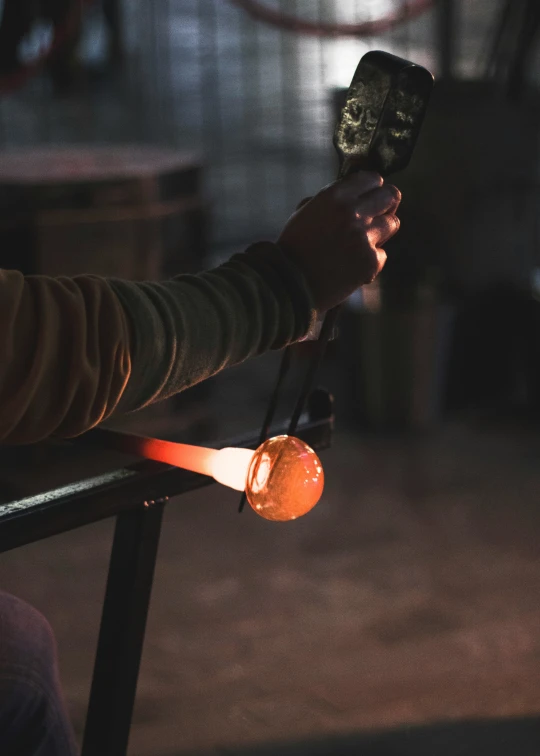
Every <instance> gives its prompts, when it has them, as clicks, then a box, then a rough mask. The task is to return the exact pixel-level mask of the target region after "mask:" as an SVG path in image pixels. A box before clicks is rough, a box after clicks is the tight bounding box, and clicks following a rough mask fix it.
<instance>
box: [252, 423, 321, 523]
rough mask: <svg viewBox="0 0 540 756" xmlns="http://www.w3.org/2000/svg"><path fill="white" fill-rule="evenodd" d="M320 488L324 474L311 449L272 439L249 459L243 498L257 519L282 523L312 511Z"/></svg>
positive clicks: (288, 438)
mask: <svg viewBox="0 0 540 756" xmlns="http://www.w3.org/2000/svg"><path fill="white" fill-rule="evenodd" d="M323 488H324V472H323V469H322V465H321V462H320V460H319V458H318V456H317V455H316V454H315V452H314V451H313V449H311V448H310V447H309V446H308V445H307V444H305V443H304V442H303V441H300V439H299V438H294V436H276V437H275V438H271V439H269V440H268V441H265V442H264V444H262V445H261V446H259V448H258V449H257V451H256V452H255V454H254V455H253V459H252V460H251V464H250V466H249V470H248V474H247V481H246V496H247V500H248V501H249V503H250V505H251V506H252V508H253V509H254V511H255V512H256V513H257V514H258V515H260V516H261V517H264V518H265V519H266V520H276V521H279V522H285V521H287V520H296V519H297V517H301V516H302V515H305V514H307V512H309V511H310V510H311V509H313V507H314V506H315V504H317V502H318V501H319V499H320V498H321V495H322V492H323Z"/></svg>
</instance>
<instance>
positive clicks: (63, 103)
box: [0, 0, 540, 756]
mask: <svg viewBox="0 0 540 756" xmlns="http://www.w3.org/2000/svg"><path fill="white" fill-rule="evenodd" d="M0 9H1V10H0V12H1V13H2V22H1V26H0V266H1V267H11V268H17V269H20V270H22V271H24V272H26V273H36V272H38V273H48V274H52V275H58V274H67V275H73V274H76V273H81V272H92V273H98V274H101V275H113V276H123V277H126V278H133V279H137V280H143V279H147V278H161V277H166V276H170V275H174V274H176V273H181V272H184V271H190V272H191V271H197V270H202V269H205V268H209V267H211V266H213V265H216V264H219V262H221V261H223V260H225V259H227V258H228V257H229V256H230V255H231V254H233V253H234V252H236V251H239V250H242V249H244V248H245V247H246V246H247V245H248V244H250V243H251V242H253V241H256V240H260V239H275V238H276V236H277V235H278V233H279V231H280V229H281V228H282V226H283V224H284V223H285V221H286V219H287V218H288V216H289V215H290V214H291V212H292V211H293V210H294V208H295V206H296V205H297V203H298V202H299V200H300V199H302V198H303V197H305V196H309V195H311V194H313V193H314V192H316V191H318V190H319V189H320V188H321V187H322V186H323V185H325V184H327V183H329V182H330V181H332V180H333V179H334V177H335V174H336V169H337V158H336V155H335V153H334V150H333V147H332V141H331V140H332V133H333V130H334V125H335V122H336V119H337V116H338V112H339V103H340V102H341V101H342V97H343V91H344V89H345V88H346V87H347V86H348V84H349V82H350V80H351V78H352V75H353V73H354V70H355V68H356V65H357V63H358V60H359V59H360V57H361V56H362V55H363V54H364V53H365V52H367V51H368V50H373V49H381V50H386V51H388V52H391V53H394V54H397V55H400V56H403V57H406V58H408V59H410V60H413V61H414V62H416V63H420V64H422V65H424V66H426V67H428V68H429V69H430V70H431V71H433V73H434V74H435V76H436V80H437V84H436V88H435V91H434V95H433V98H432V103H431V106H430V109H429V112H428V117H427V119H426V123H425V126H424V129H423V132H422V134H421V138H420V142H419V144H418V147H417V150H416V153H415V155H414V158H413V161H412V163H411V165H410V166H409V168H408V169H407V170H406V171H405V172H403V174H398V175H396V176H395V177H393V178H392V180H393V181H394V182H395V183H396V184H397V185H398V186H399V187H400V189H401V190H402V192H403V194H404V199H403V203H402V209H401V218H402V230H401V232H400V234H399V237H398V238H396V239H395V240H393V241H392V242H391V243H390V244H389V245H388V249H387V251H388V254H389V262H388V265H387V267H386V268H385V270H384V272H383V274H382V275H381V276H380V278H379V280H378V281H377V282H376V283H375V284H373V285H371V286H369V287H365V288H364V289H363V290H362V291H360V292H358V293H357V294H355V295H354V296H353V297H351V298H350V300H349V301H348V303H347V305H346V307H345V310H344V313H343V315H342V317H341V320H340V327H339V330H340V333H339V338H338V339H337V340H336V341H334V342H333V343H332V344H331V346H330V349H329V351H328V355H327V358H326V360H325V364H324V365H323V368H322V371H321V375H320V382H321V384H323V385H325V386H326V387H328V388H329V389H330V390H331V391H332V392H333V394H334V396H335V407H336V418H337V423H336V434H335V440H334V445H333V448H332V449H331V450H330V451H329V452H327V453H326V454H325V455H324V456H323V462H324V465H325V471H326V479H327V488H326V494H325V496H324V499H323V501H322V502H321V504H320V505H319V506H318V507H317V509H316V510H315V511H314V512H313V513H312V514H310V516H309V517H307V518H305V520H304V521H299V522H298V523H294V524H289V525H287V526H281V527H277V528H276V527H275V526H272V525H271V524H269V523H265V522H262V521H260V522H259V521H255V519H254V518H251V517H250V515H249V514H248V513H246V514H245V515H244V516H243V517H241V518H238V517H237V516H236V513H235V508H236V501H235V497H234V496H233V495H231V494H229V493H227V492H223V491H222V490H218V489H217V488H212V489H208V490H205V491H204V492H203V493H197V494H192V495H191V494H190V495H189V496H184V497H182V499H181V500H179V501H175V502H172V503H171V504H170V505H169V506H168V512H167V514H166V517H167V527H166V528H165V532H164V536H163V541H162V546H161V551H160V561H159V564H158V572H157V575H156V582H155V588H154V594H153V602H152V607H151V614H150V620H149V628H148V633H147V642H146V650H145V657H144V659H143V668H142V672H141V679H140V685H139V696H138V702H137V707H136V712H135V722H134V726H133V734H132V739H131V744H130V753H132V754H133V756H162V754H163V756H165V755H171V756H172V755H173V754H176V755H178V756H180V755H182V756H186V754H188V753H189V754H197V755H198V756H201V755H202V754H248V753H253V754H263V753H265V754H266V753H268V754H300V753H302V754H304V753H305V754H317V755H318V754H357V753H360V752H362V753H366V754H377V756H384V755H386V754H388V755H390V754H392V756H395V755H401V754H403V755H405V754H407V755H408V754H413V753H414V754H424V753H425V754H428V753H429V754H432V753H435V752H436V753H440V754H446V753H448V754H456V753H460V754H469V753H470V754H478V753H484V752H485V753H488V752H489V753H491V754H499V753H500V754H503V753H504V754H507V753H516V754H518V753H519V754H531V755H532V754H538V753H539V752H540V720H538V719H537V716H538V713H539V712H540V689H539V677H540V674H539V673H540V638H539V631H538V627H539V626H540V625H539V620H540V610H539V608H538V600H537V596H538V591H539V590H540V565H539V563H538V535H537V533H538V527H539V525H540V514H539V513H538V507H537V501H538V491H539V490H540V470H539V469H538V462H537V460H538V452H539V451H540V435H539V433H538V427H539V423H540V304H539V302H538V294H539V291H540V249H539V241H540V238H539V235H540V183H539V176H538V171H539V165H540V161H539V150H538V147H539V145H538V135H539V129H540V108H539V97H538V91H539V84H540V69H539V62H540V57H539V55H540V50H539V48H540V45H539V44H538V41H539V34H538V32H539V28H540V8H539V7H538V4H537V3H536V2H535V1H534V0H489V1H488V0H459V1H458V0H432V1H430V0H130V1H129V2H128V1H127V0H125V1H124V2H121V1H120V0H84V2H82V3H79V2H76V1H75V0H41V2H37V1H36V2H29V1H28V2H27V0H24V2H23V0H3V3H2V2H1V0H0ZM311 349H312V346H311V345H310V344H303V345H299V346H298V347H297V348H296V350H295V354H294V364H293V369H292V371H291V375H290V379H289V381H288V385H287V388H286V390H285V392H284V397H283V399H284V401H283V406H282V407H281V408H280V413H281V415H282V416H283V417H285V416H286V415H287V413H288V412H290V409H291V406H292V403H293V402H294V399H295V397H296V394H297V391H298V387H299V381H300V379H301V377H302V375H303V373H304V371H305V369H306V367H307V364H308V360H309V358H310V356H311ZM278 361H279V356H278V355H267V356H264V357H262V358H259V359H257V360H255V361H252V362H250V363H249V364H246V365H242V366H239V367H238V368H234V369H232V370H229V371H227V372H226V373H224V374H223V375H220V376H217V377H216V378H214V379H212V380H210V381H208V382H206V383H205V384H203V385H202V386H200V387H195V388H194V389H191V390H189V391H187V392H185V393H184V394H182V395H181V396H179V397H177V398H175V399H173V400H170V401H168V402H165V403H163V404H161V405H159V406H157V407H154V408H150V409H148V410H145V411H144V412H141V413H138V414H136V415H133V416H131V417H127V418H118V419H116V420H115V423H116V425H117V427H120V428H127V429H132V430H136V431H138V432H142V433H145V434H147V435H151V434H154V435H159V436H161V437H168V438H175V439H178V440H183V441H191V442H197V443H198V442H201V443H203V442H208V443H217V442H218V441H219V439H225V438H228V437H231V436H233V435H235V434H237V433H239V432H245V431H256V430H257V429H258V427H259V425H260V423H261V421H262V416H263V414H264V410H265V407H266V402H267V401H268V398H269V395H270V392H271V389H272V386H273V382H274V380H275V377H276V372H277V367H278ZM41 472H43V470H42V471H41ZM76 473H77V471H71V474H72V475H75V474H76ZM81 474H82V471H81ZM17 486H19V488H18V489H17V493H18V494H24V492H25V490H26V489H25V487H24V486H25V483H24V482H18V483H17ZM19 489H20V490H19ZM4 498H5V497H4ZM111 528H112V524H111V523H109V522H105V523H101V524H99V525H95V526H92V527H89V528H86V529H84V530H83V531H77V532H74V533H70V534H67V535H65V536H59V537H56V538H54V539H50V540H49V541H46V542H41V543H38V544H34V545H32V546H29V547H25V548H23V549H19V550H17V551H15V552H10V553H7V554H4V555H2V556H1V558H0V575H1V578H2V587H3V588H4V589H5V590H9V591H11V592H13V593H15V594H17V595H19V596H21V597H23V598H25V599H27V600H29V601H30V602H31V603H33V604H34V605H35V606H37V607H38V608H39V609H40V610H41V611H43V612H44V613H45V614H46V615H47V617H48V618H49V619H50V621H51V623H52V624H53V627H54V629H55V632H56V634H57V637H58V642H59V650H60V660H61V667H62V675H63V680H64V684H65V689H66V697H67V700H68V704H69V707H70V711H71V712H72V716H73V720H74V723H75V726H76V728H77V732H78V733H79V734H80V733H81V731H82V727H83V725H84V717H85V707H86V703H87V699H88V687H89V681H90V676H91V669H92V659H93V654H94V651H95V643H96V638H97V628H98V623H99V612H100V604H101V601H102V596H103V586H104V580H105V576H106V569H107V556H108V552H109V549H110V536H111V532H112V530H111Z"/></svg>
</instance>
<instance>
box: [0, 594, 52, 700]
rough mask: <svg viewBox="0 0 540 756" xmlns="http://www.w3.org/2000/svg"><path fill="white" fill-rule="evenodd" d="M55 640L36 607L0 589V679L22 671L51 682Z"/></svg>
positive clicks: (45, 683)
mask: <svg viewBox="0 0 540 756" xmlns="http://www.w3.org/2000/svg"><path fill="white" fill-rule="evenodd" d="M55 664H56V644H55V640H54V634H53V631H52V628H51V626H50V625H49V623H48V622H47V620H46V619H45V617H44V616H43V615H42V614H41V613H40V612H38V610H37V609H34V607H32V606H30V605H29V604H27V603H26V602H24V601H22V600H21V599H19V598H16V597H15V596H11V595H9V594H6V593H2V592H0V679H1V678H2V674H9V675H10V676H14V675H15V676H16V675H17V673H20V674H23V675H25V676H26V677H28V678H29V679H33V680H37V681H39V683H42V684H44V685H47V686H48V685H50V684H51V683H54V678H55Z"/></svg>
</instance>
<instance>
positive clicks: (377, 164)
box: [239, 50, 434, 512]
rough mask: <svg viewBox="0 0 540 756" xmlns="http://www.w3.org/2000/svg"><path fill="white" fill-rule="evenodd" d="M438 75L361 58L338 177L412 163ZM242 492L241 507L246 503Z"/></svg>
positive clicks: (381, 56) (386, 58)
mask: <svg viewBox="0 0 540 756" xmlns="http://www.w3.org/2000/svg"><path fill="white" fill-rule="evenodd" d="M433 83H434V80H433V75H432V74H431V73H430V72H429V71H428V70H427V69H425V68H423V67H422V66H419V65H416V64H415V63H411V62H410V61H408V60H404V59H403V58H398V57H396V56H395V55H391V54H390V53H386V52H381V51H379V50H374V51H372V52H369V53H367V54H366V55H364V56H363V58H362V59H361V61H360V63H359V65H358V68H357V69H356V72H355V74H354V76H353V79H352V82H351V85H350V87H349V90H348V92H347V95H346V98H345V104H344V106H343V108H342V110H341V115H340V118H339V120H338V123H337V125H336V130H335V132H334V147H335V148H336V150H337V153H338V155H339V161H340V165H339V171H338V179H342V178H345V177H346V176H348V175H350V174H351V173H354V172H356V171H360V170H364V171H365V170H370V171H376V172H377V173H380V174H381V175H382V176H384V177H387V176H389V175H390V174H391V173H395V172H397V171H401V170H403V169H404V168H406V167H407V165H408V164H409V161H410V159H411V157H412V154H413V151H414V148H415V145H416V141H417V139H418V135H419V133H420V129H421V127H422V122H423V120H424V116H425V113H426V110H427V106H428V102H429V98H430V95H431V91H432V89H433ZM340 310H341V308H340V307H335V308H334V309H333V310H330V311H329V312H328V313H327V315H326V317H325V319H324V322H323V323H322V327H321V329H320V333H319V337H318V339H317V346H316V349H315V354H314V355H313V359H312V361H311V363H310V365H309V367H308V370H307V373H306V376H305V379H304V381H303V383H302V386H301V389H300V394H299V397H298V400H297V402H296V405H295V408H294V410H293V414H292V416H291V420H290V423H289V428H288V433H289V435H292V434H294V432H295V430H296V427H297V425H298V421H299V420H300V417H301V415H302V412H303V409H304V405H305V403H306V399H307V397H308V396H309V393H310V391H311V387H312V385H313V381H314V379H315V376H316V374H317V370H318V369H319V366H320V364H321V362H322V360H323V357H324V353H325V350H326V346H327V344H328V341H329V339H330V338H331V336H332V333H333V331H334V327H335V324H336V321H337V318H338V315H339V312H340ZM290 350H291V347H287V348H286V350H285V353H284V355H283V360H282V363H281V366H280V370H279V375H278V380H277V384H276V387H275V389H274V391H273V393H272V397H271V400H270V403H269V406H268V409H267V412H266V416H265V419H264V423H263V428H262V431H261V437H260V439H259V440H260V442H261V443H262V442H263V441H264V440H265V439H266V437H267V434H268V432H269V428H270V425H271V423H272V420H273V417H274V414H275V410H276V408H277V403H278V400H279V391H280V388H281V385H282V384H283V381H284V378H285V375H286V373H287V370H288V367H289V364H290V361H291V359H290V358H291V355H290ZM244 504H245V497H244V496H243V497H242V500H241V502H240V507H239V511H240V512H241V511H242V510H243V508H244Z"/></svg>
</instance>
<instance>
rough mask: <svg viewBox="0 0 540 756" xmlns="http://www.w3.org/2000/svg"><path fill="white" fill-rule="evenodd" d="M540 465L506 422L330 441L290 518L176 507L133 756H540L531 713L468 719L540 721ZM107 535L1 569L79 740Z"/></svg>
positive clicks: (221, 504)
mask: <svg viewBox="0 0 540 756" xmlns="http://www.w3.org/2000/svg"><path fill="white" fill-rule="evenodd" d="M539 453H540V436H539V435H538V434H535V433H531V432H528V431H524V430H522V429H517V428H515V427H510V428H508V427H505V428H503V427H498V428H493V427H491V428H488V427H485V426H484V427H476V428H473V427H471V426H470V425H469V426H468V427H465V426H464V425H460V424H456V425H449V426H447V427H445V428H444V429H441V430H440V431H438V432H436V433H434V434H433V435H430V436H429V437H425V438H418V439H390V438H379V439H377V438H374V437H371V438H369V437H362V436H360V435H358V434H354V433H352V432H349V431H347V432H345V431H341V432H338V434H337V436H336V438H335V444H334V447H333V448H332V449H331V450H330V451H328V452H326V453H325V454H324V457H323V461H324V465H325V470H326V477H327V487H326V493H325V495H324V499H323V501H322V502H321V503H320V505H319V506H318V507H317V508H316V509H315V510H314V511H313V512H312V513H311V514H310V515H309V516H308V517H306V518H304V519H303V520H300V521H298V522H296V523H294V524H289V525H277V524H271V523H267V522H265V521H263V520H259V519H257V518H256V517H255V516H254V515H252V514H251V512H247V513H246V514H245V515H244V516H242V517H239V516H238V515H237V514H236V511H235V510H236V505H237V498H238V497H237V495H235V494H233V493H229V492H227V491H225V490H223V489H218V488H217V487H216V488H213V489H205V490H202V491H199V492H197V493H194V494H192V495H188V496H185V497H183V498H182V499H181V500H175V501H172V502H171V503H170V504H169V505H168V511H167V514H166V520H165V526H164V530H163V538H162V543H161V550H160V558H159V564H158V568H157V574H156V579H155V588H154V594H153V600H152V606H151V612H150V618H149V625H148V632H147V640H146V646H145V655H144V659H143V664H142V670H141V678H140V685H139V692H138V700H137V706H136V711H135V721H134V726H133V731H132V738H131V745H130V755H131V756H162V755H163V756H173V754H175V755H177V756H179V755H182V756H187V754H197V755H198V756H201V755H202V754H205V755H207V754H213V755H214V756H216V755H217V754H238V755H239V756H240V755H241V754H244V756H247V754H260V755H261V756H263V755H264V754H274V753H275V754H287V755H289V754H291V755H293V754H300V753H303V754H312V756H314V755H317V756H319V755H321V754H328V756H330V755H331V754H357V753H359V752H360V751H361V752H362V753H366V754H373V755H375V754H377V756H384V755H386V754H392V755H399V756H401V755H402V754H403V755H405V754H411V755H412V754H413V753H414V754H418V753H420V754H424V753H425V754H426V755H427V754H428V753H429V754H433V753H437V754H439V753H441V754H446V753H448V754H453V755H454V754H458V753H459V754H467V755H468V754H469V753H470V754H471V756H472V754H478V753H488V752H489V753H490V754H495V753H496V754H499V753H501V756H502V754H503V753H504V754H508V753H520V754H529V753H530V754H531V756H532V755H533V754H538V753H540V726H539V724H538V722H537V720H536V719H535V718H533V719H532V720H529V721H526V722H523V723H521V722H517V723H513V722H509V723H506V724H505V723H499V724H494V725H493V726H487V725H484V724H482V723H481V724H476V725H475V724H474V722H475V721H477V720H484V719H487V720H490V719H493V718H497V717H504V718H507V717H510V718H511V717H515V716H529V715H530V716H533V717H535V716H536V715H538V713H539V712H540V684H539V679H540V631H539V628H540V604H539V602H538V596H539V595H540V562H539V559H538V556H539V547H538V532H539V530H540V510H539V508H538V506H537V502H538V491H539V490H540V468H539V466H538V458H539ZM111 533H112V523H111V522H103V523H100V524H97V525H94V526H91V527H87V528H84V529H82V530H79V531H75V532H72V533H69V534H66V535H63V536H59V537H56V538H52V539H50V540H48V541H45V542H41V543H37V544H34V545H31V546H28V547H25V548H22V549H19V550H16V551H14V552H10V553H6V554H3V555H1V556H0V579H1V584H2V587H3V589H5V590H8V591H11V592H13V593H15V594H17V595H18V596H21V597H23V598H25V599H26V600H28V601H30V602H31V603H32V604H34V605H35V606H37V607H38V608H39V609H40V610H41V611H43V612H44V613H45V614H46V615H47V616H48V618H49V619H50V621H51V623H52V625H53V627H54V629H55V631H56V634H57V638H58V644H59V649H60V659H61V667H62V677H63V681H64V685H65V690H66V694H67V699H68V702H69V707H70V710H71V713H72V717H73V721H74V722H75V726H76V728H77V731H78V733H79V734H80V733H81V730H82V727H83V723H84V716H85V707H86V703H87V697H88V688H89V681H90V675H91V669H92V659H93V654H94V651H95V644H96V635H97V629H98V622H99V613H100V606H101V601H102V596H103V588H104V581H105V577H106V569H107V559H108V554H109V548H110V542H111ZM460 720H472V721H473V724H471V725H469V726H468V727H463V728H461V727H460V728H458V729H457V730H454V729H448V728H447V727H446V728H445V727H444V726H442V727H436V728H435V729H432V730H428V731H426V732H422V731H420V732H419V733H417V732H416V731H415V730H410V729H408V730H407V731H406V733H405V734H402V733H401V732H398V733H396V734H395V735H388V736H385V738H384V739H383V740H382V741H381V740H380V739H378V738H376V739H374V738H372V737H371V736H370V735H369V733H370V732H371V731H373V730H381V729H385V730H386V729H388V728H392V727H396V726H400V725H407V726H409V725H427V724H433V723H441V722H442V723H445V722H453V721H460ZM493 728H494V729H493ZM357 734H360V735H362V734H363V739H360V740H358V739H357ZM338 736H339V737H338ZM334 737H335V738H337V739H336V740H332V738H334ZM419 738H420V739H419ZM518 743H519V747H518ZM488 744H489V745H488Z"/></svg>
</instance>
